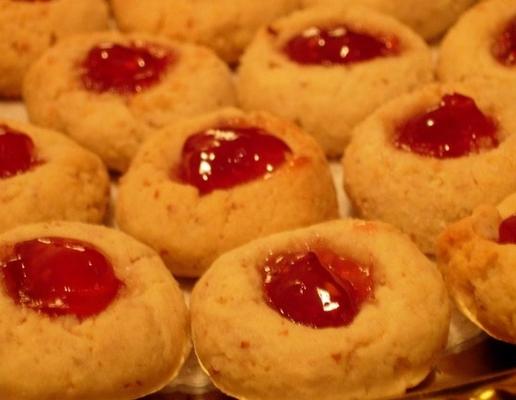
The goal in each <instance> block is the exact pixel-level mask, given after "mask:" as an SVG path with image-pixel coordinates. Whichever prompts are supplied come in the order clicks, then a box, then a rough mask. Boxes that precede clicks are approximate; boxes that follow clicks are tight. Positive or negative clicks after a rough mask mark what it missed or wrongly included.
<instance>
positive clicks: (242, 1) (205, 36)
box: [111, 0, 299, 63]
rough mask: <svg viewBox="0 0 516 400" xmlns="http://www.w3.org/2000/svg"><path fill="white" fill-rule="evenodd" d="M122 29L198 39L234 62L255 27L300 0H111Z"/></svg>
mask: <svg viewBox="0 0 516 400" xmlns="http://www.w3.org/2000/svg"><path fill="white" fill-rule="evenodd" d="M111 3H112V5H113V12H114V14H115V18H116V20H117V22H118V26H119V27H120V29H122V30H123V31H128V32H134V31H143V32H150V33H155V34H159V35H163V36H168V37H170V38H173V39H180V40H185V41H190V42H196V43H200V44H202V45H205V46H208V47H211V48H212V49H214V50H215V51H216V52H217V53H218V54H219V56H220V57H222V58H223V59H224V60H226V61H228V62H230V63H234V62H237V61H238V58H239V57H240V54H241V53H242V51H243V50H244V49H245V47H246V46H247V45H248V44H249V42H250V41H251V39H252V38H253V36H254V34H255V33H256V31H257V30H258V29H259V28H260V27H261V26H262V25H265V24H267V23H269V22H271V21H273V20H274V19H276V18H278V17H280V16H282V15H285V14H287V13H289V12H291V11H292V10H294V9H296V8H297V7H298V3H299V0H218V1H213V0H197V1H191V0H147V1H145V2H142V1H141V0H111Z"/></svg>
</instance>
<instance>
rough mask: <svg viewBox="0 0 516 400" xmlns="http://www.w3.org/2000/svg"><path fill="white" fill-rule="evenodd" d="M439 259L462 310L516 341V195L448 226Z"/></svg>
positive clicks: (497, 335)
mask: <svg viewBox="0 0 516 400" xmlns="http://www.w3.org/2000/svg"><path fill="white" fill-rule="evenodd" d="M437 255H438V262H439V266H440V268H441V271H442V273H443V275H444V277H445V279H446V283H447V285H448V287H449V289H450V293H451V294H452V297H453V298H454V300H455V302H456V303H457V305H458V307H459V309H460V310H461V311H462V312H463V313H464V314H465V315H466V316H467V317H468V318H469V319H470V320H471V321H473V322H474V323H475V324H476V325H478V326H479V327H480V328H481V329H483V330H485V331H486V332H487V333H488V334H489V335H491V336H493V337H495V338H497V339H499V340H504V341H506V342H509V343H516V298H515V296H514V293H516V272H515V271H514V264H515V263H516V195H514V194H513V195H512V196H510V197H508V198H507V199H505V200H504V201H503V202H502V203H501V204H500V205H498V207H495V206H492V205H491V206H480V207H478V208H477V209H475V211H474V212H473V214H472V215H471V216H468V217H466V218H464V219H462V220H460V221H459V222H456V223H454V224H452V225H450V226H448V227H447V228H446V230H445V231H444V232H443V233H442V234H441V235H440V237H439V242H438V252H437Z"/></svg>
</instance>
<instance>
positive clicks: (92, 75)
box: [81, 43, 175, 94]
mask: <svg viewBox="0 0 516 400" xmlns="http://www.w3.org/2000/svg"><path fill="white" fill-rule="evenodd" d="M174 59H175V57H174V55H173V54H172V53H171V52H169V51H167V50H165V49H163V48H160V47H157V46H141V45H137V44H131V45H129V46H125V45H121V44H115V43H106V44H103V45H99V46H96V47H93V48H92V49H91V50H90V51H89V53H88V55H87V56H86V58H85V59H84V61H83V62H82V74H81V79H82V83H83V85H84V87H85V88H86V89H87V90H90V91H93V92H97V93H104V92H108V91H113V92H117V93H121V94H133V93H139V92H141V91H143V90H145V89H147V88H149V87H151V86H153V85H155V84H157V83H158V82H159V81H160V80H161V78H162V76H163V74H164V73H165V71H166V69H167V68H168V66H169V65H170V64H171V63H172V62H173V61H174Z"/></svg>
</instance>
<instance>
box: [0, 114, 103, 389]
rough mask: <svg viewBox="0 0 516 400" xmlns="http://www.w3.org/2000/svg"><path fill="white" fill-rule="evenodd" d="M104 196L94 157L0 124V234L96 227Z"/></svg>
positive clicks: (27, 129) (25, 128)
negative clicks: (38, 227)
mask: <svg viewBox="0 0 516 400" xmlns="http://www.w3.org/2000/svg"><path fill="white" fill-rule="evenodd" d="M108 196H109V178H108V174H107V171H106V167H105V166H104V165H103V164H102V162H101V161H100V159H99V158H98V157H97V156H96V155H95V154H93V153H90V152H89V151H87V150H85V149H83V148H81V147H79V146H78V145H77V144H75V143H73V142H72V141H71V140H70V139H68V138H66V137H64V136H62V135H60V134H58V133H56V132H53V131H49V130H46V129H41V128H37V127H35V126H32V125H29V124H23V123H19V122H14V121H2V120H0V232H3V231H6V230H8V229H11V228H13V227H15V226H18V225H23V224H28V223H34V222H44V221H51V220H72V221H83V222H92V223H99V222H102V220H103V219H104V216H105V213H106V207H107V203H108ZM0 397H1V396H0Z"/></svg>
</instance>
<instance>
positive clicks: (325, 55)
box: [283, 25, 400, 65]
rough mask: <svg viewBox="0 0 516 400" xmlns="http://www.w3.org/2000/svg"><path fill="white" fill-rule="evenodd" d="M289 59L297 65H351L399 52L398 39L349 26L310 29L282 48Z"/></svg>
mask: <svg viewBox="0 0 516 400" xmlns="http://www.w3.org/2000/svg"><path fill="white" fill-rule="evenodd" d="M283 52H284V53H285V54H286V55H287V56H288V58H289V59H290V60H292V61H294V62H296V63H298V64H305V65H332V64H351V63H357V62H362V61H367V60H371V59H374V58H379V57H389V56H394V55H397V54H398V53H399V52H400V43H399V40H398V38H397V37H395V36H392V35H391V36H373V35H370V34H367V33H362V32H355V31H353V30H351V29H349V28H348V27H346V26H342V25H339V26H336V27H332V28H321V27H310V28H308V29H306V30H304V31H303V32H302V33H301V34H299V35H297V36H294V37H293V38H291V39H290V40H289V41H288V42H287V43H286V45H285V46H284V47H283Z"/></svg>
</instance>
